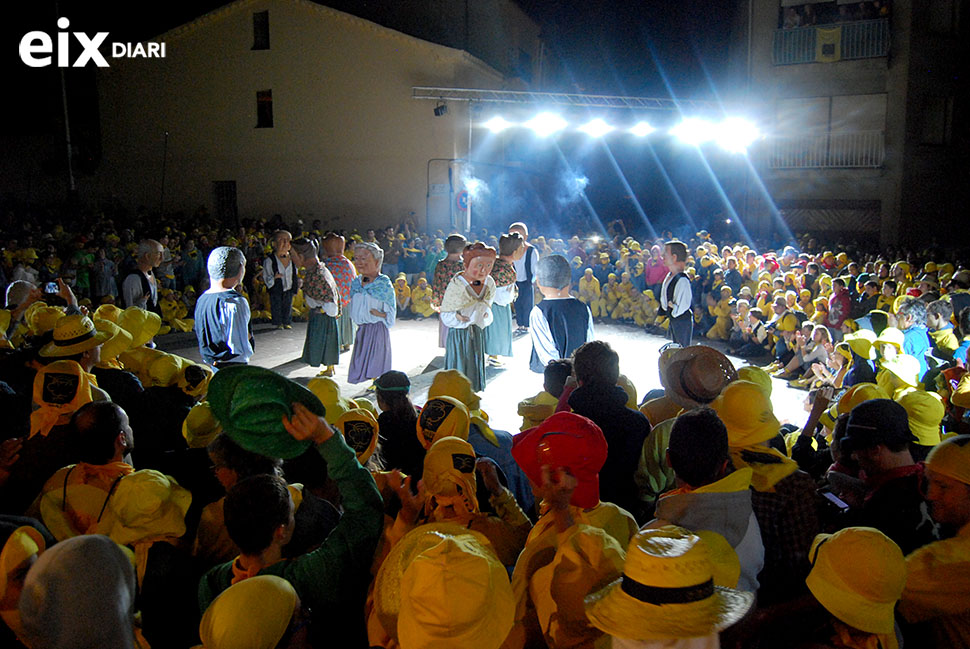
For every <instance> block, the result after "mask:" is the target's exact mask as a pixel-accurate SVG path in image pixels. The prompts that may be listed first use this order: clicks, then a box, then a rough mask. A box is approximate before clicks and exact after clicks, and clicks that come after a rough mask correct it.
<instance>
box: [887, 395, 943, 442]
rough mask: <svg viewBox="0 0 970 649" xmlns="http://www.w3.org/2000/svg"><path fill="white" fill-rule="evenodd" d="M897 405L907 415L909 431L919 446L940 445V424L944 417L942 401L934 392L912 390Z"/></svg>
mask: <svg viewBox="0 0 970 649" xmlns="http://www.w3.org/2000/svg"><path fill="white" fill-rule="evenodd" d="M898 403H899V405H901V406H902V407H903V408H904V409H905V410H906V414H907V415H909V430H910V431H911V432H912V433H913V435H915V436H916V443H917V444H920V445H921V446H936V445H937V444H939V443H940V423H941V422H942V421H943V417H944V415H946V408H945V407H944V406H943V399H941V398H940V395H938V394H937V393H936V392H924V391H923V390H913V391H912V392H908V393H906V394H905V395H903V396H902V397H901V398H900V399H899V402H898Z"/></svg>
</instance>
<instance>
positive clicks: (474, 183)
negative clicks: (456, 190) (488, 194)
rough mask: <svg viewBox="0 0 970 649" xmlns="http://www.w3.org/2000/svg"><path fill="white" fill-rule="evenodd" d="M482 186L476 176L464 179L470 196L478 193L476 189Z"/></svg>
mask: <svg viewBox="0 0 970 649" xmlns="http://www.w3.org/2000/svg"><path fill="white" fill-rule="evenodd" d="M481 188H482V181H481V180H479V179H478V178H466V179H465V189H467V190H468V193H469V194H470V195H471V196H475V195H476V194H478V190H479V189H481Z"/></svg>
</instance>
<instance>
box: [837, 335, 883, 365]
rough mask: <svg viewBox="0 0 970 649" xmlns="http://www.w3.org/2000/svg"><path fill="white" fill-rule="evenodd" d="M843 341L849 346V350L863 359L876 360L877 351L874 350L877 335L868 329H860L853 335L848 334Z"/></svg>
mask: <svg viewBox="0 0 970 649" xmlns="http://www.w3.org/2000/svg"><path fill="white" fill-rule="evenodd" d="M843 341H844V342H845V343H847V344H848V345H849V349H851V350H852V351H854V352H855V353H856V354H858V355H859V356H861V357H862V358H865V359H868V360H870V361H871V360H875V358H876V350H874V349H873V348H872V345H873V343H875V342H876V334H875V333H874V332H872V331H869V330H868V329H858V330H857V331H854V332H853V333H850V334H846V335H845V337H844V338H843Z"/></svg>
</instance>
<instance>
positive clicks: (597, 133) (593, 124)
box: [579, 117, 614, 137]
mask: <svg viewBox="0 0 970 649" xmlns="http://www.w3.org/2000/svg"><path fill="white" fill-rule="evenodd" d="M579 130H580V131H582V132H583V133H586V134H587V135H589V136H591V137H603V136H604V135H606V134H607V133H609V132H610V131H612V130H614V127H613V126H610V125H609V124H607V123H606V122H604V121H603V120H601V119H600V118H599V117H597V118H596V119H593V120H590V121H589V122H587V123H586V124H583V125H582V126H580V127H579Z"/></svg>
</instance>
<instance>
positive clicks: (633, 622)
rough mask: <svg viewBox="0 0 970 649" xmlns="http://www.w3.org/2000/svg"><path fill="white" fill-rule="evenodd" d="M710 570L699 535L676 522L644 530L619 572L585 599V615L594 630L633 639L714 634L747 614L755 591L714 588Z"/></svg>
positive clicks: (711, 565) (708, 556) (707, 551)
mask: <svg viewBox="0 0 970 649" xmlns="http://www.w3.org/2000/svg"><path fill="white" fill-rule="evenodd" d="M734 561H737V557H736V556H735V557H734ZM714 574H715V567H714V561H713V558H712V556H711V552H710V549H709V547H708V545H707V543H705V542H704V540H702V539H701V538H700V537H699V536H698V535H696V534H694V533H693V532H691V531H689V530H686V529H684V528H682V527H677V526H674V525H666V526H664V527H661V528H658V529H652V530H643V531H641V532H638V533H637V534H636V536H634V537H633V539H632V540H631V541H630V546H629V548H628V549H627V553H626V562H625V563H624V565H623V576H622V577H621V578H620V579H617V580H616V581H614V582H613V583H612V584H610V585H609V586H607V587H606V588H604V589H602V590H600V591H598V592H596V593H594V594H592V595H589V596H587V597H586V615H587V617H588V618H589V621H590V622H591V623H592V624H593V626H595V627H596V628H598V629H600V630H602V631H604V632H605V633H608V634H610V635H613V636H617V637H620V638H629V639H631V640H639V641H649V640H659V639H672V638H698V637H702V636H706V635H710V634H712V633H717V632H719V631H722V630H723V629H726V628H727V627H729V626H731V625H732V624H734V623H735V622H737V621H738V620H740V619H741V618H742V617H743V616H744V614H745V613H747V611H748V610H749V609H750V608H751V605H752V604H754V593H748V592H744V591H740V590H735V589H733V588H726V587H724V586H718V585H716V584H715V581H714Z"/></svg>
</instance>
